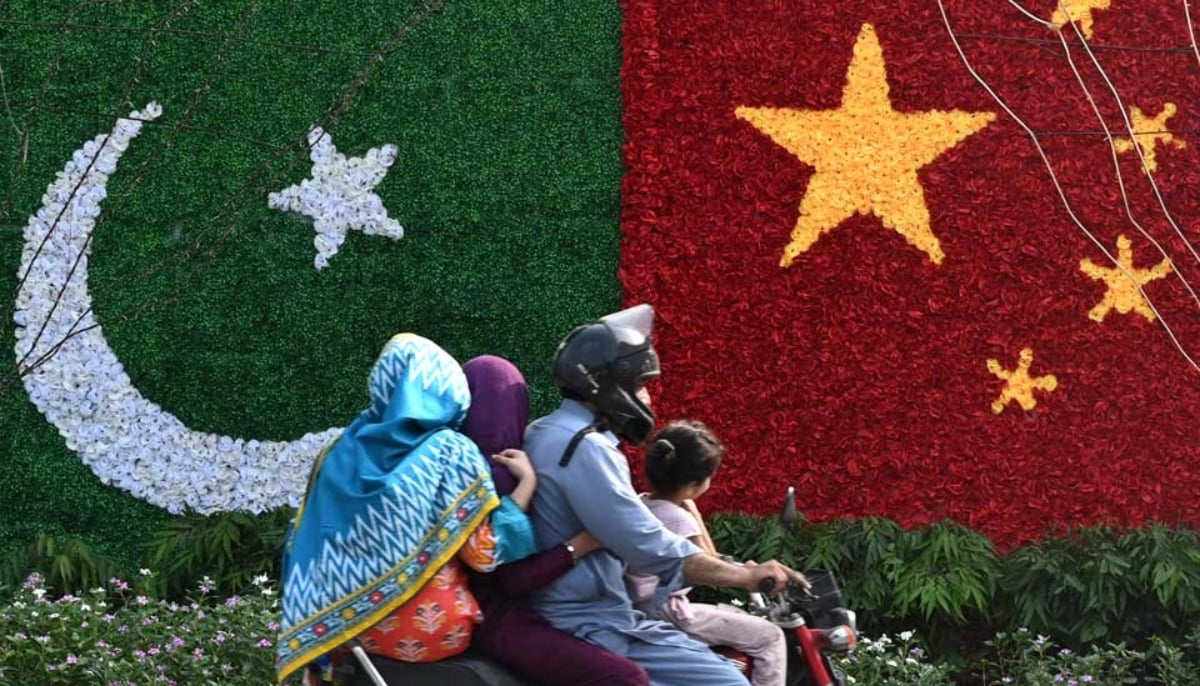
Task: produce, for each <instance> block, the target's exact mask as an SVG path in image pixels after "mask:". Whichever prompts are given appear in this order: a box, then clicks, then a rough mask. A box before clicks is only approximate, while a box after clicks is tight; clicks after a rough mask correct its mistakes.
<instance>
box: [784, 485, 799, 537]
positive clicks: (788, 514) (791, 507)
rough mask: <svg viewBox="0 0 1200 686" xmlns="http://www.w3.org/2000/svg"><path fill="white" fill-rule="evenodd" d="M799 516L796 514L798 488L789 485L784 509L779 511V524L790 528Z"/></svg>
mask: <svg viewBox="0 0 1200 686" xmlns="http://www.w3.org/2000/svg"><path fill="white" fill-rule="evenodd" d="M798 516H799V515H797V514H796V489H795V488H793V487H791V486H788V490H787V497H786V498H784V500H783V509H781V510H780V511H779V526H781V527H783V528H784V529H790V528H791V526H792V524H793V523H795V521H796V519H797V518H798Z"/></svg>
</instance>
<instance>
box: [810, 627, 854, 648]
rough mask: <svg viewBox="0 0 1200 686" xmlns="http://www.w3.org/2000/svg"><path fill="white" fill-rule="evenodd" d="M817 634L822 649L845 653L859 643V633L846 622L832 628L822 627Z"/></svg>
mask: <svg viewBox="0 0 1200 686" xmlns="http://www.w3.org/2000/svg"><path fill="white" fill-rule="evenodd" d="M817 634H818V639H817V641H818V643H819V645H820V646H821V650H832V651H834V652H839V653H845V652H848V651H849V650H851V649H852V648H854V646H855V644H857V643H858V635H857V634H855V633H854V629H853V628H851V627H849V626H847V625H845V624H843V625H841V626H835V627H833V628H832V629H822V630H820V631H819V632H817Z"/></svg>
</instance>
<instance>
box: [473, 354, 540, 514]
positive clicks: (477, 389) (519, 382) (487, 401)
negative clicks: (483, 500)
mask: <svg viewBox="0 0 1200 686" xmlns="http://www.w3.org/2000/svg"><path fill="white" fill-rule="evenodd" d="M462 370H463V373H464V374H466V375H467V385H468V386H469V387H470V388H471V408H470V409H469V410H468V411H467V419H466V421H465V422H463V425H462V432H463V433H464V434H466V435H467V436H468V437H470V439H471V440H473V441H475V445H477V446H479V450H480V451H481V452H482V453H483V454H484V455H485V456H487V457H488V458H489V462H491V464H492V478H493V480H495V482H496V490H497V491H498V492H499V493H500V494H501V495H507V494H508V493H511V492H512V490H513V489H514V488H516V485H517V484H516V480H514V479H513V477H512V474H510V473H509V471H508V470H507V469H506V468H504V466H502V465H498V464H496V463H495V462H494V461H492V460H491V459H490V458H491V456H492V455H495V454H496V453H498V452H500V451H501V450H506V449H508V448H520V447H521V444H522V443H523V442H524V439H525V425H526V424H527V423H528V422H529V386H528V385H527V384H526V383H525V377H524V376H523V375H522V374H521V370H519V369H517V367H516V365H514V364H513V363H512V362H509V361H508V360H506V359H504V358H503V357H496V356H495V355H481V356H479V357H476V358H473V359H472V360H470V361H469V362H467V363H466V364H464V365H463V367H462Z"/></svg>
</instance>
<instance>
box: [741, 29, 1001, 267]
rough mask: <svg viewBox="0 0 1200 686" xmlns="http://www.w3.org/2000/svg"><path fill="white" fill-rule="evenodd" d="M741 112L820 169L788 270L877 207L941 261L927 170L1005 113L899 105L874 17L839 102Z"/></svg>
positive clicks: (804, 204) (787, 258)
mask: <svg viewBox="0 0 1200 686" xmlns="http://www.w3.org/2000/svg"><path fill="white" fill-rule="evenodd" d="M735 113H736V114H737V116H738V117H739V118H741V119H743V120H745V121H747V122H749V123H750V124H751V125H753V126H754V127H755V128H756V129H758V130H759V131H761V132H762V133H764V134H766V135H767V136H769V137H770V138H771V139H772V140H773V141H775V142H776V143H778V144H779V145H780V146H782V147H783V148H785V149H786V150H787V151H788V152H790V153H791V154H792V155H795V156H796V157H797V158H799V159H800V160H801V161H803V162H805V163H807V164H811V165H812V166H814V167H816V171H815V173H814V174H813V175H812V178H811V179H809V182H808V189H807V190H806V191H805V194H804V199H803V200H801V201H800V216H799V218H798V219H797V220H796V226H795V228H794V229H793V230H792V237H791V243H789V244H788V246H787V247H786V248H785V249H784V251H783V259H781V260H780V265H781V266H784V267H787V266H790V265H791V263H792V261H793V260H795V259H796V257H797V256H798V255H799V254H800V253H802V252H804V251H806V250H808V249H809V248H810V247H812V245H813V244H814V243H816V242H817V239H819V238H820V237H821V235H822V234H824V233H826V232H828V231H830V230H832V229H833V228H835V227H836V226H837V225H838V224H840V223H841V222H842V221H843V220H844V219H847V218H848V217H852V216H854V215H855V214H868V213H870V214H874V215H875V216H876V217H878V218H879V219H880V221H881V222H882V223H883V225H884V226H885V227H887V228H889V229H892V230H894V231H896V232H897V233H899V234H900V235H901V236H903V237H904V239H905V240H906V241H908V242H909V244H911V245H912V246H913V247H916V248H918V249H920V250H922V251H924V252H925V253H926V254H927V255H929V259H931V260H932V261H933V262H934V263H935V264H941V262H942V258H943V257H945V254H944V253H943V252H942V248H941V245H940V244H939V243H938V239H937V236H935V235H934V234H933V231H932V230H931V229H930V227H929V209H928V208H927V207H926V206H925V192H924V190H923V189H922V188H921V182H920V181H919V180H918V179H917V170H918V169H920V168H921V167H923V166H925V165H927V164H929V163H930V162H932V161H933V160H934V159H935V158H936V157H937V156H938V155H941V154H942V153H943V152H944V151H946V150H947V149H949V148H952V147H954V146H955V145H957V144H958V143H959V142H960V141H962V140H963V139H964V138H966V137H967V136H970V135H971V134H973V133H975V132H977V131H979V130H980V129H982V128H983V127H985V126H987V125H988V123H990V122H991V121H992V120H993V119H994V118H995V114H994V113H992V112H961V111H958V110H954V111H950V112H941V111H936V110H934V111H928V112H897V111H896V110H895V109H893V108H892V103H891V100H890V99H889V97H888V82H887V69H886V66H885V65H884V61H883V49H882V48H881V47H880V45H879V39H878V38H877V37H876V36H875V28H874V27H872V26H871V25H870V24H864V25H863V27H862V30H861V31H860V32H859V34H858V40H857V41H856V42H855V44H854V55H853V58H852V59H851V61H850V68H849V70H848V71H847V73H846V87H845V89H844V90H843V91H842V104H841V106H840V107H838V108H837V109H833V110H797V109H789V108H773V107H738V108H737V110H736V111H735Z"/></svg>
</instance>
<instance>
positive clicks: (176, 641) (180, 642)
mask: <svg viewBox="0 0 1200 686" xmlns="http://www.w3.org/2000/svg"><path fill="white" fill-rule="evenodd" d="M183 643H184V641H183V639H182V638H180V637H178V636H172V637H171V645H173V646H175V647H176V648H182V647H183Z"/></svg>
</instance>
